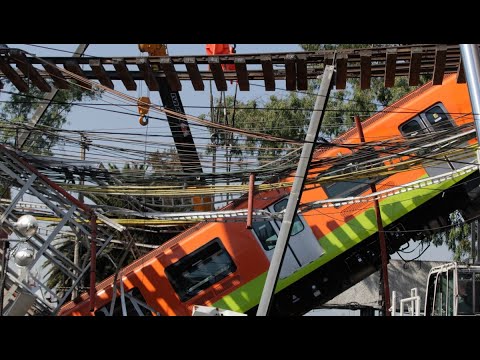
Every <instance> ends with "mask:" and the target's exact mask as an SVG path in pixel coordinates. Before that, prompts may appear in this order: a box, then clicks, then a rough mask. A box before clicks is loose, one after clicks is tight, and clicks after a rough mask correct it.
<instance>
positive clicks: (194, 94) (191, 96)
mask: <svg viewBox="0 0 480 360" xmlns="http://www.w3.org/2000/svg"><path fill="white" fill-rule="evenodd" d="M8 45H9V46H10V47H16V48H21V49H24V50H25V51H28V52H30V53H34V54H35V55H37V56H70V54H69V53H67V52H73V51H74V50H75V49H76V47H77V45H78V44H38V45H40V46H45V47H49V48H52V49H46V48H41V47H37V46H32V45H25V44H8ZM53 49H58V50H63V51H67V52H62V51H55V50H53ZM236 50H237V53H239V54H240V53H245V54H247V53H261V52H265V53H271V52H295V51H301V48H300V46H299V45H297V44H237V46H236ZM168 51H169V54H170V55H172V56H175V55H203V54H205V44H168ZM86 54H88V55H91V56H105V57H126V56H141V55H142V54H141V53H140V51H139V50H138V45H137V44H92V45H89V47H88V48H87V51H86ZM252 83H256V84H263V82H252ZM182 86H183V89H182V91H181V92H180V95H181V98H182V102H183V105H184V106H185V111H186V113H189V114H191V115H195V116H198V115H200V114H201V113H203V112H206V111H207V109H197V108H189V106H208V105H209V96H210V95H209V85H208V83H207V82H205V91H195V90H194V89H193V88H192V86H191V83H190V82H187V81H184V82H183V83H182ZM276 87H277V90H276V91H274V92H267V91H265V90H264V89H263V88H262V87H257V86H251V88H250V91H248V92H240V91H239V92H238V96H237V97H238V99H239V100H249V99H265V100H266V99H268V97H269V96H271V95H277V96H282V95H285V94H286V92H285V91H281V90H278V88H285V82H284V81H277V83H276ZM115 89H116V90H118V91H121V92H126V93H128V95H130V96H134V97H140V96H150V99H151V101H152V102H153V103H156V104H160V99H159V95H158V92H151V93H150V92H149V91H148V88H147V86H146V85H145V84H144V83H141V84H138V89H137V91H126V89H125V88H124V87H123V85H122V83H121V82H115ZM213 89H214V90H213V94H214V96H218V95H219V92H218V91H217V90H216V88H215V86H214V85H213ZM234 90H235V85H230V84H229V89H228V91H227V95H233V93H234ZM5 96H6V95H2V97H5ZM95 102H100V101H95ZM110 109H111V107H110ZM151 125H153V127H152V128H155V129H156V131H162V132H163V131H166V132H168V133H169V131H170V130H169V129H168V126H166V124H165V123H164V122H163V123H162V124H158V123H157V124H154V123H153V122H152V123H151ZM162 126H163V127H164V128H162ZM66 128H69V129H77V130H80V129H83V130H98V129H110V130H116V129H135V130H138V129H139V128H141V127H140V125H139V124H138V119H137V117H134V116H125V115H118V114H114V113H109V112H104V111H98V110H95V109H86V108H82V107H78V106H77V107H74V108H73V110H72V111H71V113H70V114H69V123H68V125H67V126H66ZM157 129H158V130H157ZM125 131H128V130H125ZM193 134H194V135H195V130H194V129H193ZM196 143H197V144H198V141H197V140H196ZM416 245H417V244H416V243H415V244H413V246H416ZM408 255H409V257H408V258H410V257H415V256H416V255H418V252H417V251H415V252H414V253H412V254H408ZM394 258H398V256H396V255H394ZM451 258H452V255H451V253H450V252H448V250H447V249H446V248H436V247H434V246H431V247H430V248H429V249H428V250H427V251H426V252H425V253H424V255H423V256H422V259H424V260H450V259H451Z"/></svg>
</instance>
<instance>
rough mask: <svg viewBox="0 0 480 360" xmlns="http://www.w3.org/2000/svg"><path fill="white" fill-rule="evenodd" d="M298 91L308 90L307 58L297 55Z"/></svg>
mask: <svg viewBox="0 0 480 360" xmlns="http://www.w3.org/2000/svg"><path fill="white" fill-rule="evenodd" d="M297 90H308V79H307V57H306V56H305V55H304V54H299V55H297Z"/></svg>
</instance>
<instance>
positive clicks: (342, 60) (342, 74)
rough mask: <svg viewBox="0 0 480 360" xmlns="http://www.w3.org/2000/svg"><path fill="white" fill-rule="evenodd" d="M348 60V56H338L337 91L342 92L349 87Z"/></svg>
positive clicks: (343, 54) (341, 54)
mask: <svg viewBox="0 0 480 360" xmlns="http://www.w3.org/2000/svg"><path fill="white" fill-rule="evenodd" d="M347 60H348V59H347V54H345V53H339V54H338V55H337V60H336V65H337V72H336V74H335V88H336V89H337V90H342V89H345V88H346V87H347Z"/></svg>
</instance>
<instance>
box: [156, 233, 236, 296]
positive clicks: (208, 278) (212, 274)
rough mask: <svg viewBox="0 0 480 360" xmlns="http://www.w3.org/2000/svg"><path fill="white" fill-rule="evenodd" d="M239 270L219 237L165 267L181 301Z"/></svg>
mask: <svg viewBox="0 0 480 360" xmlns="http://www.w3.org/2000/svg"><path fill="white" fill-rule="evenodd" d="M236 270H237V267H236V265H235V263H234V262H233V260H232V258H231V257H230V255H229V254H228V252H227V251H226V250H225V248H224V247H223V245H222V242H221V241H220V239H219V238H215V239H214V240H212V241H210V242H209V243H208V244H206V245H204V246H202V247H201V248H199V249H197V250H195V251H194V252H193V253H191V254H188V255H186V256H185V257H183V258H181V259H180V260H179V261H177V262H176V263H174V264H172V265H169V266H168V267H167V268H166V269H165V273H166V275H167V278H168V280H170V283H171V284H172V286H173V288H174V289H175V291H176V292H177V294H178V296H179V297H180V300H181V301H187V300H189V299H191V298H192V297H194V296H195V295H196V294H198V293H199V292H200V291H202V290H204V289H206V288H208V287H210V286H211V285H213V284H215V283H217V282H219V281H220V280H222V279H223V278H225V277H226V276H227V275H228V274H231V273H233V272H234V271H236Z"/></svg>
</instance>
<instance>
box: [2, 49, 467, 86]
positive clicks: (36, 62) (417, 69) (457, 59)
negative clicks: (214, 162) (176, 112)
mask: <svg viewBox="0 0 480 360" xmlns="http://www.w3.org/2000/svg"><path fill="white" fill-rule="evenodd" d="M45 61H46V62H47V63H45ZM226 64H234V65H235V71H224V70H223V68H222V66H221V65H226ZM330 64H334V65H335V69H336V78H335V81H334V83H335V87H336V88H337V89H345V87H346V83H347V80H348V79H353V78H356V79H360V85H361V88H362V89H368V88H370V82H371V79H372V78H384V83H385V86H386V87H392V86H393V85H394V83H395V78H396V77H398V76H407V77H408V83H409V85H412V86H415V85H418V84H419V81H420V75H430V76H431V77H432V79H433V83H434V84H435V85H437V84H441V83H442V81H443V76H444V75H445V74H448V73H457V81H458V82H459V83H464V82H465V73H464V70H463V64H462V61H461V56H460V48H459V45H457V44H454V45H444V44H412V45H406V46H396V47H378V48H359V49H339V50H320V51H315V52H308V51H307V52H289V53H257V54H232V55H222V56H206V55H192V56H157V57H153V56H151V57H111V58H109V57H83V58H71V57H43V58H42V59H40V58H38V57H35V56H30V55H28V54H26V53H25V52H23V51H22V50H18V49H8V48H7V49H0V88H2V84H1V78H8V79H9V80H10V81H11V82H12V84H13V85H14V86H15V87H16V88H17V89H18V90H19V91H23V92H24V91H27V90H28V85H27V83H28V82H30V83H31V84H33V85H34V86H36V87H38V88H39V89H41V90H42V89H46V87H47V86H48V84H47V83H46V82H45V80H46V79H49V80H51V81H52V82H53V83H54V84H55V86H56V87H58V88H59V89H67V88H69V87H70V80H71V79H70V78H69V77H68V76H67V75H64V74H63V73H62V72H61V71H59V70H58V68H57V67H56V66H60V67H63V68H65V69H67V70H69V71H72V72H74V73H75V74H77V75H80V76H83V77H85V78H87V79H90V80H97V81H98V82H100V83H101V84H102V85H104V86H107V87H109V88H111V89H113V88H114V87H115V81H121V82H122V83H123V85H124V86H125V88H126V89H127V90H130V91H135V90H136V89H137V83H136V82H135V80H140V81H144V82H145V83H146V86H148V88H149V89H150V90H151V91H156V90H158V80H159V79H166V80H167V84H168V86H169V87H170V89H171V90H172V91H174V92H175V91H181V90H182V81H189V82H191V84H192V86H193V88H194V89H195V90H197V91H203V90H205V85H204V81H208V80H214V82H215V84H216V87H217V89H218V91H225V90H226V89H227V83H228V81H238V85H239V89H240V91H248V90H249V89H250V81H253V80H263V81H264V83H265V89H266V90H267V91H274V90H275V86H276V85H275V80H285V81H286V88H287V90H307V87H308V81H307V80H308V79H314V78H316V77H318V76H319V75H321V74H322V73H323V70H324V68H325V66H326V65H330ZM153 79H157V81H153Z"/></svg>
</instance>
